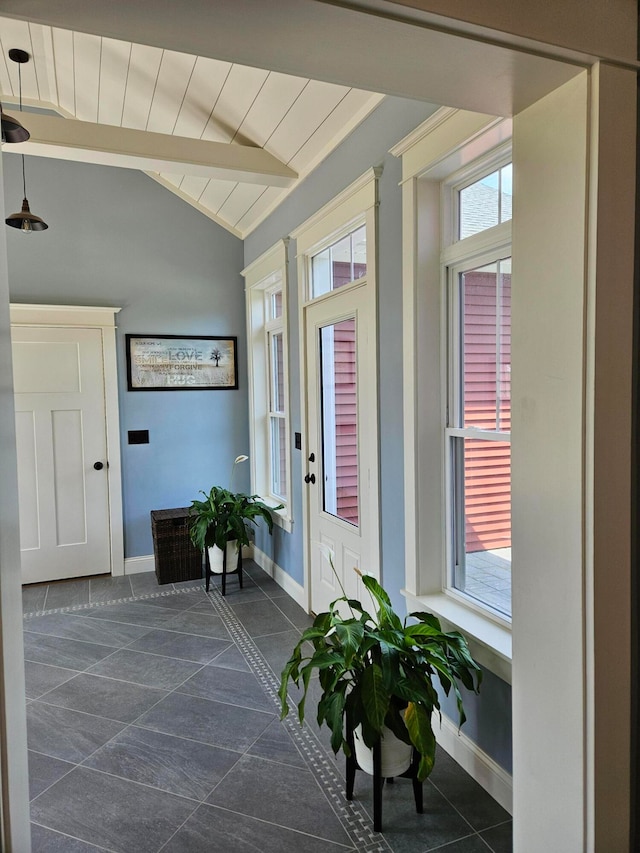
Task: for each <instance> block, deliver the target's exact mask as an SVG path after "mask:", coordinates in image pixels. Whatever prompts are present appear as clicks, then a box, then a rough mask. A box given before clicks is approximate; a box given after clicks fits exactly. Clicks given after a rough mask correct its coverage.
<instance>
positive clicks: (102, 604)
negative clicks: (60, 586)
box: [22, 584, 206, 622]
mask: <svg viewBox="0 0 640 853" xmlns="http://www.w3.org/2000/svg"><path fill="white" fill-rule="evenodd" d="M186 592H202V593H205V589H204V584H203V585H202V586H188V587H182V588H181V589H167V590H162V591H161V592H146V593H142V594H141V595H130V596H127V598H113V599H111V600H110V601H93V602H89V603H88V604H71V605H69V607H54V608H52V609H51V610H34V611H32V612H31V613H23V614H22V618H23V619H24V621H25V622H26V621H28V620H29V619H33V618H34V617H36V616H49V615H50V614H52V613H76V612H77V611H80V610H93V609H94V608H95V607H108V606H109V605H110V604H135V602H136V601H147V600H149V599H151V598H168V597H169V596H172V595H183V594H184V593H186ZM205 597H206V593H205V594H204V595H203V596H202V598H203V599H204V598H205Z"/></svg>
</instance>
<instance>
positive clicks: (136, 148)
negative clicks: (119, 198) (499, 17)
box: [6, 113, 298, 187]
mask: <svg viewBox="0 0 640 853" xmlns="http://www.w3.org/2000/svg"><path fill="white" fill-rule="evenodd" d="M23 118H24V122H23V123H24V126H25V127H26V128H27V129H28V130H29V133H30V134H31V138H30V139H29V140H28V141H27V142H22V143H20V144H19V145H11V146H9V147H7V149H6V150H7V151H11V152H14V151H15V152H18V153H23V154H34V155H37V156H40V157H53V158H57V159H60V160H76V161H80V162H83V163H98V164H100V165H103V166H120V167H122V168H125V169H142V170H144V171H146V172H165V173H167V172H168V173H173V174H177V175H194V176H197V177H200V178H217V179H221V180H225V181H241V182H242V183H249V184H260V185H261V186H271V187H290V186H292V184H293V183H294V182H295V181H296V179H297V177H298V174H297V172H294V171H293V169H290V168H289V167H288V166H286V165H285V164H284V163H282V162H281V161H280V160H278V159H277V158H276V157H274V156H273V155H272V154H269V152H268V151H265V150H264V149H262V148H252V147H250V146H247V145H235V144H234V145H232V144H229V143H226V142H210V141H207V140H203V139H187V138H185V137H182V136H170V135H168V134H164V133H150V132H148V131H146V130H132V129H131V128H127V127H115V126H113V125H106V124H95V123H93V122H88V121H71V120H68V119H63V118H57V117H55V116H43V115H36V114H35V113H29V114H27V113H24V114H23Z"/></svg>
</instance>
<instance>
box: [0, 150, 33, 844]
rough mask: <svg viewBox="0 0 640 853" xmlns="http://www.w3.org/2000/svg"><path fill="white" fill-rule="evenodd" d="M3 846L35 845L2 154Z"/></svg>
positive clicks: (0, 645) (0, 534)
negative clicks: (32, 828) (23, 633)
mask: <svg viewBox="0 0 640 853" xmlns="http://www.w3.org/2000/svg"><path fill="white" fill-rule="evenodd" d="M0 221H1V222H2V232H0V767H1V771H2V772H1V774H0V776H1V781H0V786H1V800H2V824H1V834H0V848H1V849H2V850H4V851H6V853H23V851H27V850H30V849H31V838H30V828H29V783H28V778H27V731H26V719H25V687H24V656H23V648H22V578H21V576H20V534H19V526H18V504H17V501H16V495H17V494H18V472H17V463H16V437H15V414H14V408H13V374H12V370H11V336H10V325H9V273H8V270H7V242H6V235H5V232H4V193H3V180H2V158H1V157H0Z"/></svg>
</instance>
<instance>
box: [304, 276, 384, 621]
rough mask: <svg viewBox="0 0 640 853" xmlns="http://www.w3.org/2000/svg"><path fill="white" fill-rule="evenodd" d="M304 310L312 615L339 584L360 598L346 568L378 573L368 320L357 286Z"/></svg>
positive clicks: (336, 591)
mask: <svg viewBox="0 0 640 853" xmlns="http://www.w3.org/2000/svg"><path fill="white" fill-rule="evenodd" d="M305 312H306V321H305V325H306V347H307V353H306V354H307V359H306V362H307V435H308V442H307V450H308V453H307V456H308V461H307V465H306V469H307V470H306V478H305V479H306V483H307V486H306V488H307V489H308V503H307V506H308V512H309V524H308V531H309V542H308V554H309V562H310V588H311V610H312V611H313V612H314V613H318V612H320V611H322V610H326V609H327V607H328V605H329V604H330V602H331V601H333V600H334V599H336V598H338V597H339V596H340V595H342V590H341V585H342V587H343V588H344V590H345V592H346V594H347V595H348V596H349V597H352V598H359V599H361V600H363V601H364V600H365V599H363V598H362V594H363V586H362V582H361V581H360V579H359V577H358V575H357V574H356V572H354V571H353V569H354V568H359V569H360V570H361V571H362V572H364V573H367V574H372V575H375V576H376V577H377V576H378V575H379V525H378V470H377V458H378V453H377V434H378V431H377V395H376V360H375V358H376V357H375V323H374V313H373V310H372V306H371V305H370V297H369V295H368V293H367V289H366V288H365V287H362V288H360V287H355V288H351V289H349V290H345V291H344V292H339V293H335V294H332V295H331V297H329V298H327V299H324V300H321V301H319V302H318V303H312V304H310V305H309V306H307V308H306V309H305ZM328 552H330V553H331V555H332V558H333V564H334V570H332V568H331V565H330V563H329V561H328V559H327V556H326V555H327V553H328Z"/></svg>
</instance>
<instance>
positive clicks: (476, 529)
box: [445, 257, 511, 616]
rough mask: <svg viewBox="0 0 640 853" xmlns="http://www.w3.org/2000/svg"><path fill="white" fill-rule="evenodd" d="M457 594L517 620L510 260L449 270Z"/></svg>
mask: <svg viewBox="0 0 640 853" xmlns="http://www.w3.org/2000/svg"><path fill="white" fill-rule="evenodd" d="M448 283H449V288H448V299H447V305H448V346H447V349H448V400H447V424H446V427H445V459H446V465H447V468H448V472H449V473H448V477H447V491H448V496H447V497H448V501H447V505H448V507H449V513H450V524H449V526H448V530H449V538H450V541H449V549H448V552H449V555H450V556H449V563H450V583H451V585H452V587H453V589H455V590H457V591H459V592H461V593H464V594H465V595H468V596H469V597H471V598H473V599H475V600H476V601H478V602H481V603H482V604H484V605H487V606H489V607H491V608H493V609H495V610H497V611H498V612H500V613H503V614H504V615H506V616H510V615H511V448H510V440H511V437H510V426H511V420H510V419H511V259H510V258H509V257H496V258H495V259H492V260H491V261H490V262H489V263H482V264H481V265H474V266H472V267H470V266H468V265H465V264H464V263H462V264H458V265H455V266H453V267H451V268H449V270H448Z"/></svg>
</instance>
